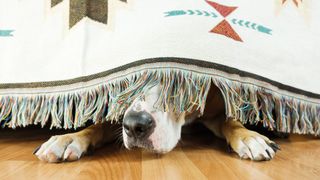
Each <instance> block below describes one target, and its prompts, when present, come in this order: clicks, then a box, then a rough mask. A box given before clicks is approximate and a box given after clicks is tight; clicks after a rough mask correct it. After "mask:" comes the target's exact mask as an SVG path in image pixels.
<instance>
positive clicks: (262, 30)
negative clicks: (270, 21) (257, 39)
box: [258, 25, 272, 35]
mask: <svg viewBox="0 0 320 180" xmlns="http://www.w3.org/2000/svg"><path fill="white" fill-rule="evenodd" d="M258 31H260V32H262V33H266V34H270V35H271V31H272V30H271V29H269V28H267V27H264V26H261V25H259V26H258Z"/></svg>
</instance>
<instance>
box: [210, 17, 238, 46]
mask: <svg viewBox="0 0 320 180" xmlns="http://www.w3.org/2000/svg"><path fill="white" fill-rule="evenodd" d="M210 32H212V33H217V34H221V35H224V36H226V37H229V38H232V39H234V40H236V41H240V42H243V41H242V39H241V38H240V36H239V35H238V33H237V32H235V31H234V30H233V28H232V27H231V25H230V24H229V23H228V22H227V21H226V20H223V21H221V22H220V23H219V24H218V25H217V26H215V27H214V28H213V29H212V30H211V31H210Z"/></svg>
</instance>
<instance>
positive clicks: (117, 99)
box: [0, 0, 320, 135]
mask: <svg viewBox="0 0 320 180" xmlns="http://www.w3.org/2000/svg"><path fill="white" fill-rule="evenodd" d="M319 9H320V1H318V0H308V1H302V0H277V1H270V0H260V1H259V2H252V1H249V0H234V1H224V0H184V1H181V0H161V1H160V0H128V1H123V0H122V1H121V0H112V1H107V0H95V1H92V0H91V1H90V0H43V1H38V0H28V1H20V0H11V1H6V3H5V6H0V22H1V24H0V50H1V53H0V67H3V68H2V69H1V71H0V125H1V126H9V127H12V128H15V127H17V126H27V125H31V124H41V125H42V126H44V125H45V124H46V123H48V122H49V119H51V121H50V123H51V124H50V125H51V127H58V128H77V127H81V126H82V125H84V124H85V122H86V121H88V120H93V121H94V122H101V121H105V120H113V121H117V120H119V118H121V116H122V115H123V113H124V112H125V110H126V108H127V107H128V106H129V105H130V103H131V102H132V100H133V99H135V98H139V97H140V96H142V95H143V94H144V93H145V92H146V91H148V89H150V88H151V87H152V86H154V85H157V84H160V86H161V89H162V91H161V94H160V98H159V100H158V102H157V104H156V106H157V107H158V108H160V109H162V110H168V109H169V108H173V109H174V110H175V111H177V112H183V111H188V112H192V111H195V110H199V111H201V112H202V111H203V110H204V108H205V101H206V98H207V93H208V90H209V89H210V86H212V85H215V86H217V87H218V88H219V89H220V90H221V92H222V94H223V96H224V99H225V103H226V115H227V116H228V117H232V118H236V119H238V120H240V121H241V122H243V123H250V124H257V123H263V125H264V126H265V127H268V128H269V129H270V130H276V131H280V132H295V133H301V134H314V135H320V83H317V82H318V79H319V78H320V71H319V70H318V69H319V65H320V64H319V59H320V53H319V51H318V47H319V45H320V44H319V42H320V34H319V33H320V21H319V17H320V11H319Z"/></svg>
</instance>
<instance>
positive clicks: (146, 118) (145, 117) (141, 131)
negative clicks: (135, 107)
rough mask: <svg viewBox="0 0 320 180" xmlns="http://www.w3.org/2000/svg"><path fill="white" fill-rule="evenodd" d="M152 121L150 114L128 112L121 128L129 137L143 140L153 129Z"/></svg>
mask: <svg viewBox="0 0 320 180" xmlns="http://www.w3.org/2000/svg"><path fill="white" fill-rule="evenodd" d="M154 124H155V122H154V119H153V117H152V116H151V114H149V113H147V112H145V111H140V112H134V111H133V112H129V113H128V114H127V115H126V116H125V117H124V119H123V128H124V131H125V132H126V134H127V135H128V136H129V137H135V138H143V137H146V136H147V135H150V134H151V133H152V131H153V129H154Z"/></svg>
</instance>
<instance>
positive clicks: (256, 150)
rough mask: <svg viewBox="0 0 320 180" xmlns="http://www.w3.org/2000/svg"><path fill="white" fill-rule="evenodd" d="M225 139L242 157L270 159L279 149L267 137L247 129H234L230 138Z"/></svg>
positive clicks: (256, 159) (257, 159)
mask: <svg viewBox="0 0 320 180" xmlns="http://www.w3.org/2000/svg"><path fill="white" fill-rule="evenodd" d="M227 140H228V142H229V144H230V146H231V148H232V149H233V150H234V151H235V152H236V153H237V154H238V155H239V156H240V158H242V159H251V160H255V161H262V160H270V159H272V158H273V157H274V156H275V153H276V152H277V150H280V148H279V146H278V145H277V144H276V143H275V142H273V141H271V140H269V138H267V137H265V136H263V135H261V134H259V133H256V132H254V131H249V130H247V129H238V130H236V131H235V132H234V134H233V135H232V138H230V139H227Z"/></svg>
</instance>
